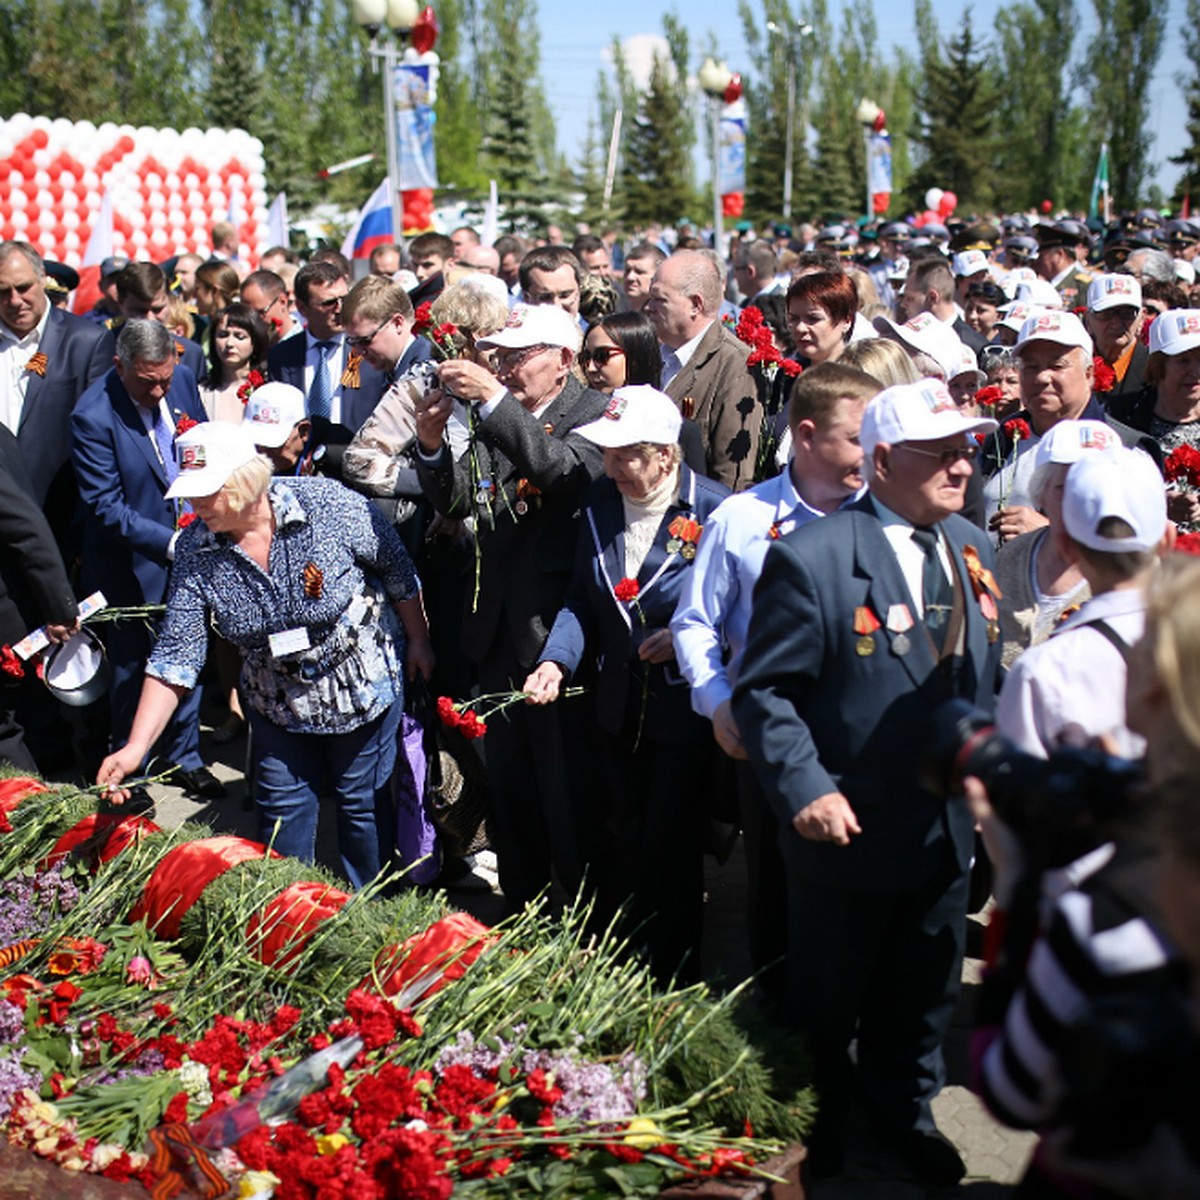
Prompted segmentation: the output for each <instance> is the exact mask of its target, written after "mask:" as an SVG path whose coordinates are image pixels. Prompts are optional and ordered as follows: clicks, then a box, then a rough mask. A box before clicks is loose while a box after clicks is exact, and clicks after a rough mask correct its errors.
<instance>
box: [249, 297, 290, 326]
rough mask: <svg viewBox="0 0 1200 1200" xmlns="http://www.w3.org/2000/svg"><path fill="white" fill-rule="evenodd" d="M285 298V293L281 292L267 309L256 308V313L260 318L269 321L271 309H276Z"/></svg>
mask: <svg viewBox="0 0 1200 1200" xmlns="http://www.w3.org/2000/svg"><path fill="white" fill-rule="evenodd" d="M283 297H284V293H283V292H280V293H279V295H278V296H276V297H275V299H274V300H272V301H271V303H270V304H268V305H267V306H266V308H256V309H255V310H254V311H255V312H256V313H258V315H259V316H260V317H262V318H263V320H264V321H265V320H266V319H267V313H269V312H270V311H271V309H273V308H274V307H275V305H277V304H278V303H279V302H280V300H282V299H283Z"/></svg>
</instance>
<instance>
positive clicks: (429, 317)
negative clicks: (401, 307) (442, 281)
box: [413, 300, 433, 333]
mask: <svg viewBox="0 0 1200 1200" xmlns="http://www.w3.org/2000/svg"><path fill="white" fill-rule="evenodd" d="M432 325H433V304H432V303H431V302H430V301H428V300H426V301H425V303H424V304H418V305H417V311H416V312H415V313H413V333H425V332H426V330H428V329H429V328H430V327H431V326H432Z"/></svg>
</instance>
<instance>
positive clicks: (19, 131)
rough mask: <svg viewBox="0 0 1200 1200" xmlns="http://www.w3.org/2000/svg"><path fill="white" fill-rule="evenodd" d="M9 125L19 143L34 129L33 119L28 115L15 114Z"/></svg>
mask: <svg viewBox="0 0 1200 1200" xmlns="http://www.w3.org/2000/svg"><path fill="white" fill-rule="evenodd" d="M8 124H9V126H10V128H11V130H12V135H13V137H14V138H15V139H16V140H17V141H18V142H19V141H20V140H21V139H22V138H23V137H24V136H25V135H26V134H27V133H28V132H29V131H30V129H32V128H33V118H32V117H31V116H30V115H29V114H28V113H23V112H19V113H13V115H12V118H11V119H10V120H9V122H8Z"/></svg>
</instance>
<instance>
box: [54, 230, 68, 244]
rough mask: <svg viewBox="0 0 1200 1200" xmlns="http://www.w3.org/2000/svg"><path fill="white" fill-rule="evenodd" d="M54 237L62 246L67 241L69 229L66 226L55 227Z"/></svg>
mask: <svg viewBox="0 0 1200 1200" xmlns="http://www.w3.org/2000/svg"><path fill="white" fill-rule="evenodd" d="M54 236H55V238H56V239H57V241H58V244H59V245H60V246H61V245H62V244H63V242H65V241H66V240H67V227H66V226H65V225H55V227H54Z"/></svg>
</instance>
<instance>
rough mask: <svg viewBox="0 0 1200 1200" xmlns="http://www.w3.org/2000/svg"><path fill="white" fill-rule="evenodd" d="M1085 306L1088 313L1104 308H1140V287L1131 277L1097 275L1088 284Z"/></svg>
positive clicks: (1100, 310)
mask: <svg viewBox="0 0 1200 1200" xmlns="http://www.w3.org/2000/svg"><path fill="white" fill-rule="evenodd" d="M1087 306H1088V310H1089V311H1090V312H1104V310H1105V309H1106V308H1121V307H1125V308H1137V309H1140V308H1141V307H1142V285H1141V284H1140V283H1139V282H1138V281H1137V280H1136V279H1134V277H1133V276H1132V275H1097V276H1096V278H1095V279H1093V280H1092V282H1091V283H1089V284H1088V297H1087Z"/></svg>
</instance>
